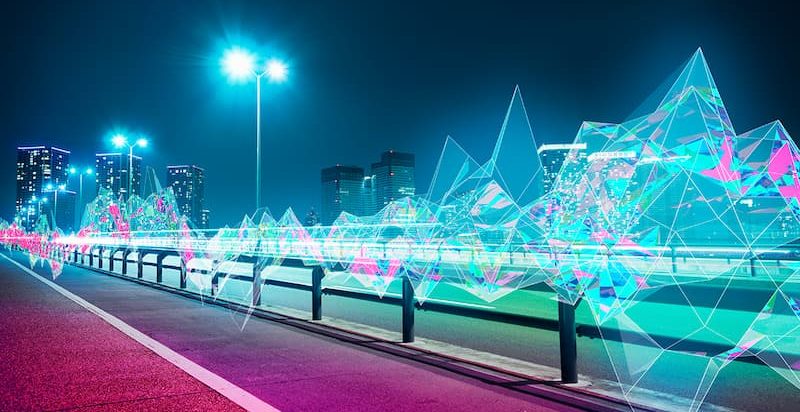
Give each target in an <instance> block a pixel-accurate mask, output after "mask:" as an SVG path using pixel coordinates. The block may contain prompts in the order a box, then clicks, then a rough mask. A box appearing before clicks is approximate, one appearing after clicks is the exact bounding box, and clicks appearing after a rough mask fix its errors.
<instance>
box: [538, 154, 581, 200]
mask: <svg viewBox="0 0 800 412" xmlns="http://www.w3.org/2000/svg"><path fill="white" fill-rule="evenodd" d="M538 152H539V158H540V159H541V161H542V172H543V174H544V176H543V177H544V179H543V183H544V193H545V194H547V193H550V191H551V190H552V189H553V187H554V186H555V184H556V181H557V180H558V178H559V175H562V180H564V181H565V183H566V182H570V181H576V180H577V178H578V177H579V176H578V175H577V174H578V173H579V172H580V170H579V168H578V167H566V168H565V167H563V166H564V165H565V164H567V165H572V164H573V163H585V161H586V156H587V153H586V143H573V144H543V145H541V146H539V149H538ZM576 183H577V182H576Z"/></svg>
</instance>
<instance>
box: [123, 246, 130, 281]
mask: <svg viewBox="0 0 800 412" xmlns="http://www.w3.org/2000/svg"><path fill="white" fill-rule="evenodd" d="M130 254H131V250H130V249H128V248H125V250H123V251H122V274H123V275H127V274H128V255H130Z"/></svg>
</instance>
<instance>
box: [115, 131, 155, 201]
mask: <svg viewBox="0 0 800 412" xmlns="http://www.w3.org/2000/svg"><path fill="white" fill-rule="evenodd" d="M111 142H112V143H113V144H114V146H115V147H118V148H122V147H125V146H127V147H128V199H130V198H131V195H132V194H133V193H132V190H133V148H134V147H135V146H139V147H141V148H145V147H147V139H145V138H140V139H138V140H136V142H134V143H133V144H129V143H128V138H127V137H125V135H121V134H117V135H114V137H112V138H111Z"/></svg>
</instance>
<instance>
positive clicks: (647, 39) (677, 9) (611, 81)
mask: <svg viewBox="0 0 800 412" xmlns="http://www.w3.org/2000/svg"><path fill="white" fill-rule="evenodd" d="M425 7H426V9H425V11H426V12H425V13H416V12H415V11H414V10H413V8H409V7H405V6H400V5H394V6H391V7H390V8H389V10H384V11H379V10H376V8H377V6H376V5H372V4H369V3H365V4H362V5H358V6H352V7H348V8H341V7H335V6H333V5H324V4H323V5H319V6H318V10H319V12H318V14H311V15H308V14H301V13H298V12H297V9H296V7H294V6H290V5H284V6H277V7H276V6H272V7H267V6H264V5H259V4H256V3H251V2H233V3H229V4H228V5H227V6H226V8H225V9H226V11H225V13H220V12H219V7H218V5H216V4H215V3H214V2H205V3H204V2H201V3H200V4H198V5H197V7H192V8H186V7H185V6H182V5H180V4H178V3H169V2H166V3H159V4H157V5H156V4H150V5H143V6H140V7H132V6H126V5H118V4H114V5H112V4H97V5H96V7H94V8H92V9H91V10H84V11H82V12H81V14H78V13H77V12H76V11H75V10H73V9H72V8H71V7H69V5H65V4H58V3H53V4H50V5H47V6H44V5H42V6H38V7H34V6H30V7H14V8H12V9H9V10H8V13H3V15H4V16H17V17H18V18H14V19H13V20H10V21H8V22H7V24H5V25H4V26H3V30H8V33H10V34H8V35H4V36H3V37H4V38H7V39H11V38H18V39H27V40H26V43H24V45H22V44H23V43H19V44H18V43H16V42H15V43H12V44H10V46H9V48H8V49H7V50H8V59H9V61H10V62H13V64H9V65H6V67H4V70H5V71H6V73H7V75H5V76H2V78H1V79H0V81H2V82H4V83H3V89H4V90H7V93H8V95H7V96H8V97H7V99H6V100H7V102H8V103H6V104H8V105H9V107H8V109H7V110H4V111H0V116H2V121H0V136H2V141H3V143H4V146H2V147H0V159H2V161H3V163H6V162H8V163H11V162H13V158H12V157H11V156H12V155H11V153H13V150H14V149H15V148H16V147H17V146H23V145H27V144H40V143H41V144H47V145H54V146H59V145H61V146H65V147H69V148H71V150H73V152H74V157H75V161H76V163H79V164H91V163H92V162H93V161H94V158H93V155H94V153H96V152H102V151H108V150H111V146H110V145H109V144H108V141H107V139H108V137H109V136H108V133H110V132H111V131H115V130H120V129H121V130H123V131H124V130H125V129H129V130H134V131H138V130H141V131H144V132H145V133H146V134H147V135H149V137H151V140H152V142H153V146H152V148H151V149H150V150H149V151H148V152H147V153H145V154H144V155H145V156H146V157H147V159H148V163H149V164H150V165H151V166H152V167H153V168H154V169H155V170H163V168H164V167H166V166H167V165H168V164H171V163H174V164H199V165H203V166H205V167H207V168H209V170H211V166H212V165H214V172H213V173H211V174H210V175H209V178H208V182H207V183H208V187H209V190H208V193H207V194H206V196H207V199H208V203H209V205H208V206H209V208H210V209H212V210H214V211H215V221H218V222H234V221H236V220H238V219H239V217H240V216H241V215H242V214H244V213H251V212H252V206H251V204H252V199H253V193H252V190H253V178H252V176H253V171H254V169H255V165H254V162H253V159H252V157H253V156H252V151H253V135H254V124H255V122H254V117H255V116H254V113H253V107H252V105H253V97H254V90H253V89H254V88H253V87H252V84H250V85H249V86H248V85H243V86H235V85H229V84H227V81H226V79H225V78H224V76H222V74H221V73H220V70H219V64H218V63H219V58H220V56H221V53H222V50H224V48H225V47H227V46H229V45H231V44H236V43H240V42H243V43H245V45H247V46H248V47H250V48H253V49H262V50H264V53H265V54H267V53H269V54H271V52H276V53H278V54H279V55H280V56H281V57H284V58H286V59H288V60H289V63H290V65H291V70H292V73H291V76H290V78H289V81H288V82H287V84H282V85H280V86H278V87H272V86H268V85H266V84H265V87H264V101H263V105H264V125H263V126H264V130H263V132H264V143H265V146H264V172H263V179H262V180H263V183H264V196H263V198H264V202H265V204H266V206H268V207H269V208H270V209H272V210H283V209H285V208H286V207H287V206H290V205H291V206H293V207H295V208H296V209H298V210H299V211H303V212H304V211H305V210H306V209H307V208H308V207H311V206H314V207H315V209H317V210H319V208H320V205H319V203H318V202H319V195H318V193H319V190H320V186H319V185H320V183H319V176H318V174H319V170H320V169H321V168H322V167H325V166H327V165H331V164H335V163H342V164H351V163H360V162H362V159H367V158H369V157H370V156H371V153H377V152H380V151H382V150H385V149H387V148H394V149H396V150H398V151H405V152H413V153H416V154H417V170H416V171H417V178H418V181H419V182H420V184H422V183H424V182H428V181H430V179H431V177H432V174H433V171H434V168H435V164H436V157H437V156H438V154H439V149H440V147H441V145H442V144H443V142H444V141H445V139H446V137H447V136H448V135H450V136H453V137H454V138H456V139H458V141H459V142H461V144H462V145H464V146H465V148H467V149H469V150H470V152H472V153H475V154H476V156H479V157H485V156H488V155H489V151H490V150H491V144H490V143H489V142H490V141H493V140H494V138H495V137H496V136H497V130H498V126H499V124H500V121H501V120H502V117H503V111H504V109H505V107H506V105H507V102H508V98H509V96H510V95H511V93H512V91H513V89H514V86H515V85H516V84H519V85H520V88H521V90H522V91H523V93H524V95H525V97H526V103H527V106H528V111H529V114H530V116H531V121H532V127H533V131H534V134H535V135H536V136H537V139H538V140H539V141H541V142H552V143H568V142H571V141H572V140H573V139H574V137H575V134H576V132H577V130H578V127H579V125H580V122H582V121H583V120H586V119H604V120H616V121H622V120H624V119H626V118H627V117H628V115H629V114H630V113H631V108H635V107H636V106H637V105H638V104H639V103H640V102H641V101H642V100H643V99H644V98H645V97H646V96H648V95H649V94H650V93H651V92H652V90H653V89H655V88H656V87H657V86H658V84H659V83H660V82H661V80H663V79H665V78H668V77H669V76H670V74H671V73H673V72H674V70H675V69H676V68H678V67H679V66H680V65H681V62H682V61H684V60H685V59H686V56H688V55H689V54H690V53H691V52H692V51H693V50H695V49H696V48H697V47H698V46H702V47H703V48H704V50H706V52H707V54H708V55H709V56H710V57H709V58H710V59H711V61H710V63H711V64H712V65H713V66H714V67H716V68H717V69H716V73H715V75H716V77H717V82H718V83H719V85H720V87H721V88H722V89H723V90H724V96H723V97H724V98H725V99H726V102H729V103H730V106H731V107H732V110H733V113H731V117H732V118H734V119H736V120H735V121H736V126H737V128H738V129H742V130H746V129H749V128H751V127H754V126H756V125H758V124H760V122H761V121H762V120H764V119H774V118H779V119H781V120H782V121H783V122H784V123H785V124H786V125H787V127H788V128H790V129H791V128H793V127H794V128H797V126H798V125H797V122H798V120H797V119H800V112H799V111H798V110H800V109H798V108H797V107H796V105H794V104H792V103H791V102H792V100H793V96H795V95H797V94H798V92H799V91H800V90H799V88H798V82H797V80H796V79H795V75H794V73H792V72H791V70H789V68H790V67H793V66H795V65H796V63H794V61H795V59H797V58H798V57H797V56H796V55H795V54H792V53H787V52H786V51H787V50H791V47H789V46H790V45H789V44H787V42H786V39H789V38H793V37H792V35H791V33H792V32H793V31H794V30H795V28H794V26H793V25H791V24H784V23H781V22H782V21H783V20H782V19H786V18H787V17H786V16H788V14H787V13H780V12H778V10H780V8H779V7H776V8H769V7H761V6H759V7H746V6H741V5H740V6H737V7H735V8H734V7H719V6H713V5H705V4H704V5H697V4H693V3H691V4H690V3H681V2H673V3H671V4H670V7H666V8H664V7H661V6H660V5H659V6H657V7H656V6H654V5H650V6H648V5H646V4H637V5H627V6H626V5H617V6H613V5H600V4H591V3H586V4H579V5H547V6H542V5H536V4H530V5H513V6H508V7H505V8H497V9H492V10H489V11H487V10H484V9H483V8H482V7H479V6H475V5H464V6H462V7H459V8H457V9H451V8H449V7H446V6H444V5H428V6H425ZM265 9H269V13H264V10H265ZM382 9H385V7H383V8H382ZM354 10H355V11H357V13H353V11H354ZM648 10H650V11H651V12H652V10H658V13H659V14H660V15H661V16H662V17H663V20H662V21H661V22H660V24H659V25H655V26H653V25H649V24H645V22H643V21H641V19H638V18H633V17H632V16H639V15H641V14H642V13H645V14H647V13H648ZM545 11H546V12H547V13H549V14H550V15H551V16H554V17H553V18H552V19H544V18H542V17H541V16H543V15H546V14H547V13H543V12H545ZM600 14H603V15H608V16H609V17H608V18H609V19H611V20H610V22H608V21H599V20H597V19H596V18H595V17H596V16H597V15H600ZM366 15H369V16H370V19H369V20H366V19H364V18H363V16H366ZM389 15H391V16H398V17H397V18H389V17H388V16H389ZM100 16H102V18H100ZM151 16H156V17H155V19H156V20H157V21H155V22H154V24H151V25H147V26H142V27H138V26H137V29H136V30H133V31H130V32H123V31H120V30H117V28H118V27H119V26H120V25H124V24H127V23H124V22H139V21H146V20H147V19H150V18H152V17H151ZM255 16H259V17H258V19H256V17H255ZM265 16H266V17H265ZM445 16H446V18H447V20H448V21H452V22H453V25H454V27H452V28H451V29H447V30H446V29H444V28H441V27H440V26H439V25H436V24H432V22H434V21H435V20H436V19H439V18H445ZM737 16H738V17H739V18H740V19H743V20H745V21H749V22H753V24H752V25H726V24H721V23H717V22H719V21H723V20H724V19H725V18H728V19H736V18H737ZM264 19H266V20H264ZM337 19H338V20H337ZM531 19H533V20H531ZM334 20H335V21H340V22H342V24H343V25H344V26H347V27H348V30H344V31H342V30H340V25H339V24H337V25H333V24H331V23H330V22H331V21H334ZM75 21H81V22H87V23H89V22H91V24H78V25H76V24H73V23H74V22H75ZM367 21H369V23H367ZM556 21H558V22H559V23H558V24H556V23H555V22H556ZM20 22H32V23H31V24H27V23H26V24H24V25H23V24H21V23H20ZM476 22H481V24H480V25H476ZM615 22H616V23H615ZM757 22H764V23H765V24H756V23H757ZM130 24H138V23H130ZM609 24H610V25H611V26H613V27H615V30H612V31H611V32H609V33H608V34H607V36H609V37H608V38H604V40H603V41H599V40H597V39H592V40H591V41H589V42H588V43H586V39H587V38H589V39H591V38H592V37H593V35H592V33H597V32H607V30H606V29H607V27H609ZM198 26H199V27H202V29H200V30H198ZM476 28H477V29H476ZM411 30H413V33H414V36H412V37H413V38H414V39H416V38H418V37H420V38H430V39H435V40H434V41H432V42H428V43H425V42H423V43H424V44H422V46H424V47H420V42H417V41H412V40H411V38H412V37H409V36H410V35H411ZM686 30H690V31H691V32H693V33H694V35H692V36H677V37H676V36H675V35H674V34H675V33H685V32H686ZM134 33H135V34H134ZM366 33H369V35H368V36H365V34H366ZM634 33H635V35H634ZM365 37H367V38H369V39H371V40H370V41H369V42H366V43H365V44H362V43H363V42H361V41H360V40H358V39H362V38H365ZM554 37H556V38H559V39H560V40H559V41H558V42H552V41H551V39H552V38H554ZM753 37H758V38H760V39H762V41H760V42H759V47H758V48H755V47H750V46H748V45H747V44H745V45H744V46H742V47H734V46H735V45H736V42H737V40H736V39H742V38H753ZM154 38H158V39H160V41H159V42H158V43H157V44H155V45H153V42H152V41H151V39H154ZM323 39H324V40H323ZM353 44H362V45H361V46H360V47H359V48H353V47H351V45H353ZM259 46H263V47H259ZM45 49H46V50H47V53H44V52H42V50H45ZM579 50H581V52H578V51H579ZM397 56H407V58H404V59H398V58H397ZM778 56H779V57H780V61H781V62H782V64H774V63H773V62H774V60H775V58H776V57H778ZM87 59H91V60H92V61H93V67H94V69H93V70H90V71H88V72H87V71H84V70H83V69H84V67H83V65H82V64H81V62H82V61H85V60H87ZM56 62H57V63H58V66H59V70H58V73H52V71H51V70H48V67H51V66H52V65H53V64H55V63H56ZM356 69H358V70H357V73H358V74H357V75H356V74H355V73H356ZM26 76H31V77H33V78H37V79H38V80H37V82H36V84H32V83H28V82H19V81H17V80H16V79H19V78H25V77H26ZM62 76H63V77H62ZM64 78H68V79H69V81H67V82H65V81H63V79H64ZM745 78H746V79H747V81H746V82H743V81H742V79H745ZM389 79H390V80H389ZM774 84H781V85H782V87H780V88H777V87H774V86H773V85H774ZM144 86H148V87H144ZM73 101H80V102H83V103H82V104H71V103H72V102H73ZM12 102H13V103H12ZM753 102H759V104H753ZM285 153H292V154H293V156H285V155H284V154H285ZM238 171H241V172H242V173H244V175H245V176H246V178H244V179H242V181H241V182H230V183H229V180H230V179H229V176H230V174H233V173H235V172H238ZM280 171H287V172H288V173H282V174H279V172H280ZM274 176H282V178H281V179H275V178H274ZM2 179H3V180H0V186H2V187H4V188H6V190H2V191H0V215H2V216H9V215H11V214H13V210H12V206H11V205H12V204H13V195H12V194H8V193H7V192H8V191H12V192H13V186H12V185H13V180H12V178H11V176H10V175H6V177H3V178H2ZM297 187H303V188H305V190H301V191H298V190H297V189H296V188H297ZM303 212H300V213H303Z"/></svg>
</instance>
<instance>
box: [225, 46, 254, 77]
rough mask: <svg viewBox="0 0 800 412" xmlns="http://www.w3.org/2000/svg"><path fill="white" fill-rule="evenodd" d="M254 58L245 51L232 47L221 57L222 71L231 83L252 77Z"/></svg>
mask: <svg viewBox="0 0 800 412" xmlns="http://www.w3.org/2000/svg"><path fill="white" fill-rule="evenodd" d="M255 61H256V57H255V56H254V55H253V54H252V53H250V52H248V51H247V50H244V49H241V48H239V47H234V48H232V49H229V50H227V51H225V54H223V55H222V70H223V71H224V72H225V74H226V75H227V76H228V78H229V79H230V80H233V81H243V80H247V79H248V78H250V76H252V75H253V72H254V69H255V66H256V64H255Z"/></svg>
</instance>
